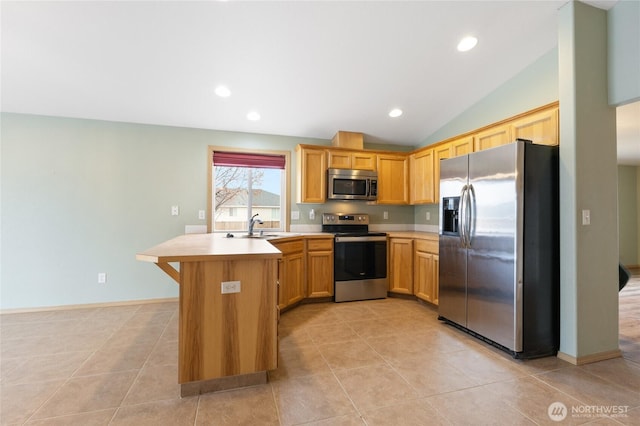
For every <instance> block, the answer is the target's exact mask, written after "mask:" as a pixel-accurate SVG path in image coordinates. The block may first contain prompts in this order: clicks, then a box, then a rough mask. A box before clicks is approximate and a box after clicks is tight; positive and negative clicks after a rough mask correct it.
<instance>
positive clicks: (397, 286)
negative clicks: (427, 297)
mask: <svg viewBox="0 0 640 426" xmlns="http://www.w3.org/2000/svg"><path fill="white" fill-rule="evenodd" d="M389 291H392V292H394V293H402V294H413V240H411V239H410V238H390V239H389Z"/></svg>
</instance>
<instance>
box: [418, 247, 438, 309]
mask: <svg viewBox="0 0 640 426" xmlns="http://www.w3.org/2000/svg"><path fill="white" fill-rule="evenodd" d="M414 247H415V249H414V253H413V290H414V294H415V295H416V297H418V298H420V299H422V300H424V301H426V302H429V303H433V304H434V305H437V304H438V274H439V266H440V262H439V257H438V241H433V240H415V241H414Z"/></svg>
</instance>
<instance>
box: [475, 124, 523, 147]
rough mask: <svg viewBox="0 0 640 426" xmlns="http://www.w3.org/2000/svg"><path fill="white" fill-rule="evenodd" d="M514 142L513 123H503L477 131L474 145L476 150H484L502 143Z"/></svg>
mask: <svg viewBox="0 0 640 426" xmlns="http://www.w3.org/2000/svg"><path fill="white" fill-rule="evenodd" d="M511 142H513V138H512V136H511V125H509V124H503V125H501V126H495V127H491V128H489V129H487V130H485V131H483V132H479V133H476V135H475V142H474V146H473V150H474V151H482V150H483V149H489V148H493V147H496V146H500V145H506V144H508V143H511Z"/></svg>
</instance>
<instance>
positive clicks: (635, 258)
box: [618, 166, 640, 266]
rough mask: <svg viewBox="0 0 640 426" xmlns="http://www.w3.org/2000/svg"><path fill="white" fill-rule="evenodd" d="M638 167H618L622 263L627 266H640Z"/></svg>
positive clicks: (619, 243) (639, 190)
mask: <svg viewBox="0 0 640 426" xmlns="http://www.w3.org/2000/svg"><path fill="white" fill-rule="evenodd" d="M638 169H639V167H636V166H618V227H619V232H618V235H619V240H618V247H619V251H620V254H619V256H620V262H621V263H622V264H623V265H626V266H637V265H640V252H639V251H638V246H639V242H640V228H639V226H640V224H639V222H640V217H639V216H638V214H639V213H640V210H638V208H639V207H638V206H639V203H640V187H638V179H639V176H638Z"/></svg>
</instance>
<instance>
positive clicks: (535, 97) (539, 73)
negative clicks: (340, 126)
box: [414, 48, 558, 226]
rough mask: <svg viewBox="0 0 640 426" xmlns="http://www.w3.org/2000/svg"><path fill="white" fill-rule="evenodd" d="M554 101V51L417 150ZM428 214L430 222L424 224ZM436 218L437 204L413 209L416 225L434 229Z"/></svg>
mask: <svg viewBox="0 0 640 426" xmlns="http://www.w3.org/2000/svg"><path fill="white" fill-rule="evenodd" d="M557 100H558V50H557V49H556V48H554V49H552V50H550V51H549V52H547V53H546V54H545V55H543V56H541V57H540V58H539V59H538V60H537V61H536V62H534V63H533V64H531V65H530V66H529V67H527V68H525V69H524V70H523V71H521V72H520V73H519V74H517V75H516V76H514V77H513V78H511V79H510V80H509V81H507V82H506V83H505V84H504V85H502V86H500V87H499V88H497V89H496V90H495V91H493V92H491V93H490V94H489V95H487V96H485V97H484V98H483V99H481V100H480V101H479V102H477V103H476V104H474V105H473V106H471V107H470V108H468V109H467V110H466V111H464V112H463V113H462V114H460V115H459V116H457V117H456V118H455V119H453V120H452V121H450V122H449V123H447V124H446V125H445V126H443V127H441V128H440V129H438V130H437V131H436V132H434V133H433V134H431V135H430V136H429V137H428V138H427V139H425V140H424V141H423V142H422V143H421V144H420V145H419V146H417V147H416V148H418V147H421V146H426V145H431V144H433V143H437V142H440V141H442V140H445V139H448V138H451V137H454V136H457V135H460V134H462V133H466V132H469V131H472V130H475V129H478V128H480V127H483V126H486V125H488V124H491V123H495V122H497V121H500V120H503V119H505V118H506V117H511V116H513V115H516V114H519V113H522V112H525V111H528V110H531V109H533V108H536V107H539V106H541V105H546V104H548V103H551V102H555V101H557ZM427 212H428V213H429V215H430V220H427ZM438 218H439V212H438V205H436V204H433V205H420V206H416V207H415V210H414V221H415V223H416V224H420V225H422V224H425V225H435V226H437V225H438V220H439V219H438Z"/></svg>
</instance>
